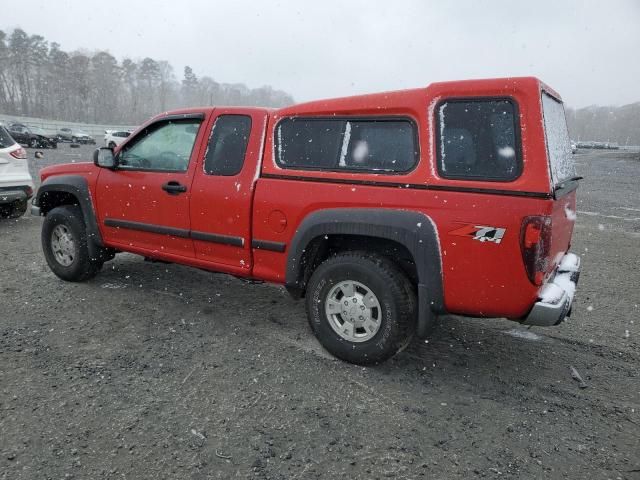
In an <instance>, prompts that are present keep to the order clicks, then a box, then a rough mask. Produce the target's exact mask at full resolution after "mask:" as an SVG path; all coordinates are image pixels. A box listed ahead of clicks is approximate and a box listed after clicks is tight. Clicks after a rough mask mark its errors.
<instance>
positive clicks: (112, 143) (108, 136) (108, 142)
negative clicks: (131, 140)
mask: <svg viewBox="0 0 640 480" xmlns="http://www.w3.org/2000/svg"><path fill="white" fill-rule="evenodd" d="M129 135H131V132H127V131H126V130H105V131H104V145H105V147H110V148H116V147H117V146H118V145H120V144H121V143H122V142H124V141H125V140H126V139H127V138H128V137H129Z"/></svg>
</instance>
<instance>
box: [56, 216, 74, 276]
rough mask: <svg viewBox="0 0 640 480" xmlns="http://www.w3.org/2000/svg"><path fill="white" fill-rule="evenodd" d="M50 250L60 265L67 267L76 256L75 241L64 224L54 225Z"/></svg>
mask: <svg viewBox="0 0 640 480" xmlns="http://www.w3.org/2000/svg"><path fill="white" fill-rule="evenodd" d="M51 251H52V252H53V256H54V258H55V259H56V262H58V263H59V264H60V265H62V266H64V267H68V266H69V265H71V264H72V263H73V260H74V259H75V258H76V242H75V241H74V239H73V235H72V234H71V231H70V230H69V228H68V227H67V226H66V225H56V227H55V228H54V229H53V231H52V232H51Z"/></svg>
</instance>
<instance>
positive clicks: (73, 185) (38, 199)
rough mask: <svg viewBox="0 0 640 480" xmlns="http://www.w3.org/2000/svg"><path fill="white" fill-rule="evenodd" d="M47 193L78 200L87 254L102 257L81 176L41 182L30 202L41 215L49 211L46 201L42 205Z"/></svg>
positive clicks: (86, 187) (90, 207) (92, 213)
mask: <svg viewBox="0 0 640 480" xmlns="http://www.w3.org/2000/svg"><path fill="white" fill-rule="evenodd" d="M49 192H51V193H57V192H64V193H68V194H70V195H73V196H74V197H75V198H76V199H77V200H78V205H79V206H80V209H81V210H82V217H83V219H84V224H85V226H86V227H87V240H88V248H89V254H90V256H91V257H93V258H100V257H103V252H102V248H103V247H104V243H103V242H102V235H101V234H100V230H99V228H98V221H97V219H96V212H95V209H94V208H93V202H92V200H91V192H90V191H89V184H88V183H87V179H86V178H84V177H83V176H81V175H59V176H52V177H49V178H47V179H46V180H45V181H44V182H42V185H40V188H38V192H37V194H36V196H35V198H34V199H33V202H32V204H33V205H35V206H36V207H39V208H40V212H42V213H46V212H47V211H48V210H49V209H48V208H47V205H46V201H45V202H44V204H43V197H44V199H46V194H47V193H49Z"/></svg>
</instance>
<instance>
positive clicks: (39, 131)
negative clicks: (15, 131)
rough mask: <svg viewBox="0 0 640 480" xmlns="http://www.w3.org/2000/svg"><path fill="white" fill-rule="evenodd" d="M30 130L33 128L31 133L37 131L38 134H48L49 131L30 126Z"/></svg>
mask: <svg viewBox="0 0 640 480" xmlns="http://www.w3.org/2000/svg"><path fill="white" fill-rule="evenodd" d="M29 130H31V133H35V134H36V135H46V134H47V132H45V131H44V130H43V129H41V128H40V127H29Z"/></svg>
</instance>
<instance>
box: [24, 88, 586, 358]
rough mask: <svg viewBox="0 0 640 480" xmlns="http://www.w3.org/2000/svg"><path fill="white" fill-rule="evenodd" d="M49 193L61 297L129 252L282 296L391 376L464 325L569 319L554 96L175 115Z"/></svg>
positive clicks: (569, 191) (324, 336)
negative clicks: (424, 341) (443, 320)
mask: <svg viewBox="0 0 640 480" xmlns="http://www.w3.org/2000/svg"><path fill="white" fill-rule="evenodd" d="M523 131H526V135H522V134H521V132H523ZM524 158H526V159H527V161H526V162H524V160H523V159H524ZM40 173H41V179H42V185H41V187H40V189H39V190H38V193H37V198H36V199H35V202H34V204H33V205H34V206H33V207H32V212H33V213H34V214H36V215H44V216H45V218H44V222H43V227H42V229H43V230H42V248H43V251H44V256H45V259H46V261H47V263H48V265H49V267H50V268H51V270H52V271H53V272H54V273H55V274H56V275H57V276H58V277H60V278H61V279H64V280H67V281H83V280H87V279H88V278H91V277H93V276H94V275H96V274H97V273H98V271H99V270H100V269H101V267H102V266H103V264H104V262H107V261H109V260H110V259H112V258H113V257H114V256H115V255H116V254H117V253H118V252H131V253H136V254H139V255H143V256H145V257H148V258H150V259H156V260H161V261H165V262H174V263H178V264H184V265H189V266H192V267H197V268H202V269H207V270H212V271H217V272H224V273H228V274H232V275H235V276H238V277H244V278H249V279H256V280H262V281H268V282H274V283H277V284H283V285H284V286H285V287H286V288H287V290H288V291H289V292H290V293H291V294H292V295H293V296H294V297H295V298H302V297H304V298H305V299H306V310H307V315H308V319H309V323H310V325H311V329H312V330H313V332H314V333H315V334H316V336H317V337H318V339H319V341H320V342H321V343H322V345H323V346H324V347H325V348H326V349H327V350H328V351H329V352H331V353H332V354H334V355H335V356H337V357H339V358H342V359H344V360H347V361H349V362H353V363H357V364H371V363H377V362H381V361H383V360H385V359H387V358H389V357H390V356H392V355H394V354H395V353H396V352H398V351H400V350H402V349H403V348H404V347H405V346H406V345H407V344H408V343H409V341H410V340H411V338H412V337H413V336H414V334H416V335H418V336H419V337H421V338H424V337H426V336H427V335H428V333H429V330H430V328H431V327H432V326H433V324H434V322H435V321H436V319H437V317H438V316H440V315H443V314H446V313H451V314H457V315H464V316H469V317H506V318H509V319H512V320H515V321H518V322H521V323H522V324H524V325H540V326H550V325H557V324H559V323H560V322H562V321H563V320H564V319H565V318H566V317H567V316H569V315H570V313H571V307H572V304H573V299H574V296H575V291H576V284H577V281H578V277H579V272H580V258H579V257H578V256H577V255H575V254H572V253H570V252H569V247H570V245H571V236H572V233H573V228H574V223H575V213H574V212H575V209H576V189H577V187H578V181H579V179H580V177H578V176H576V173H575V167H574V163H573V158H572V155H571V146H570V143H569V135H568V131H567V126H566V123H565V114H564V106H563V104H562V100H561V99H560V96H559V95H558V94H557V93H556V92H554V91H553V90H552V89H551V88H549V87H548V86H547V85H545V84H544V83H542V82H541V81H539V80H538V79H536V78H530V77H528V78H508V79H493V80H472V81H463V82H444V83H435V84H432V85H430V86H429V87H427V88H418V89H413V90H404V91H399V92H387V93H382V94H373V95H364V96H356V97H350V98H341V99H333V100H323V101H317V102H311V103H306V104H301V105H294V106H291V107H287V108H283V109H279V110H271V109H263V108H251V107H237V108H231V107H224V108H223V107H215V108H214V107H204V108H194V109H185V110H177V111H173V112H168V113H163V114H161V115H159V116H157V117H155V118H153V119H151V120H149V121H148V122H147V123H146V124H145V125H143V126H142V127H141V128H139V129H138V130H137V131H136V132H135V133H134V134H132V137H131V138H129V139H128V140H127V142H126V143H124V144H123V145H122V146H120V147H117V148H116V149H115V150H114V149H111V148H108V147H102V148H100V149H98V150H97V151H96V152H95V154H94V163H93V164H91V163H75V164H66V165H54V166H49V167H46V168H44V169H42V170H41V172H40ZM52 288H54V287H52Z"/></svg>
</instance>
